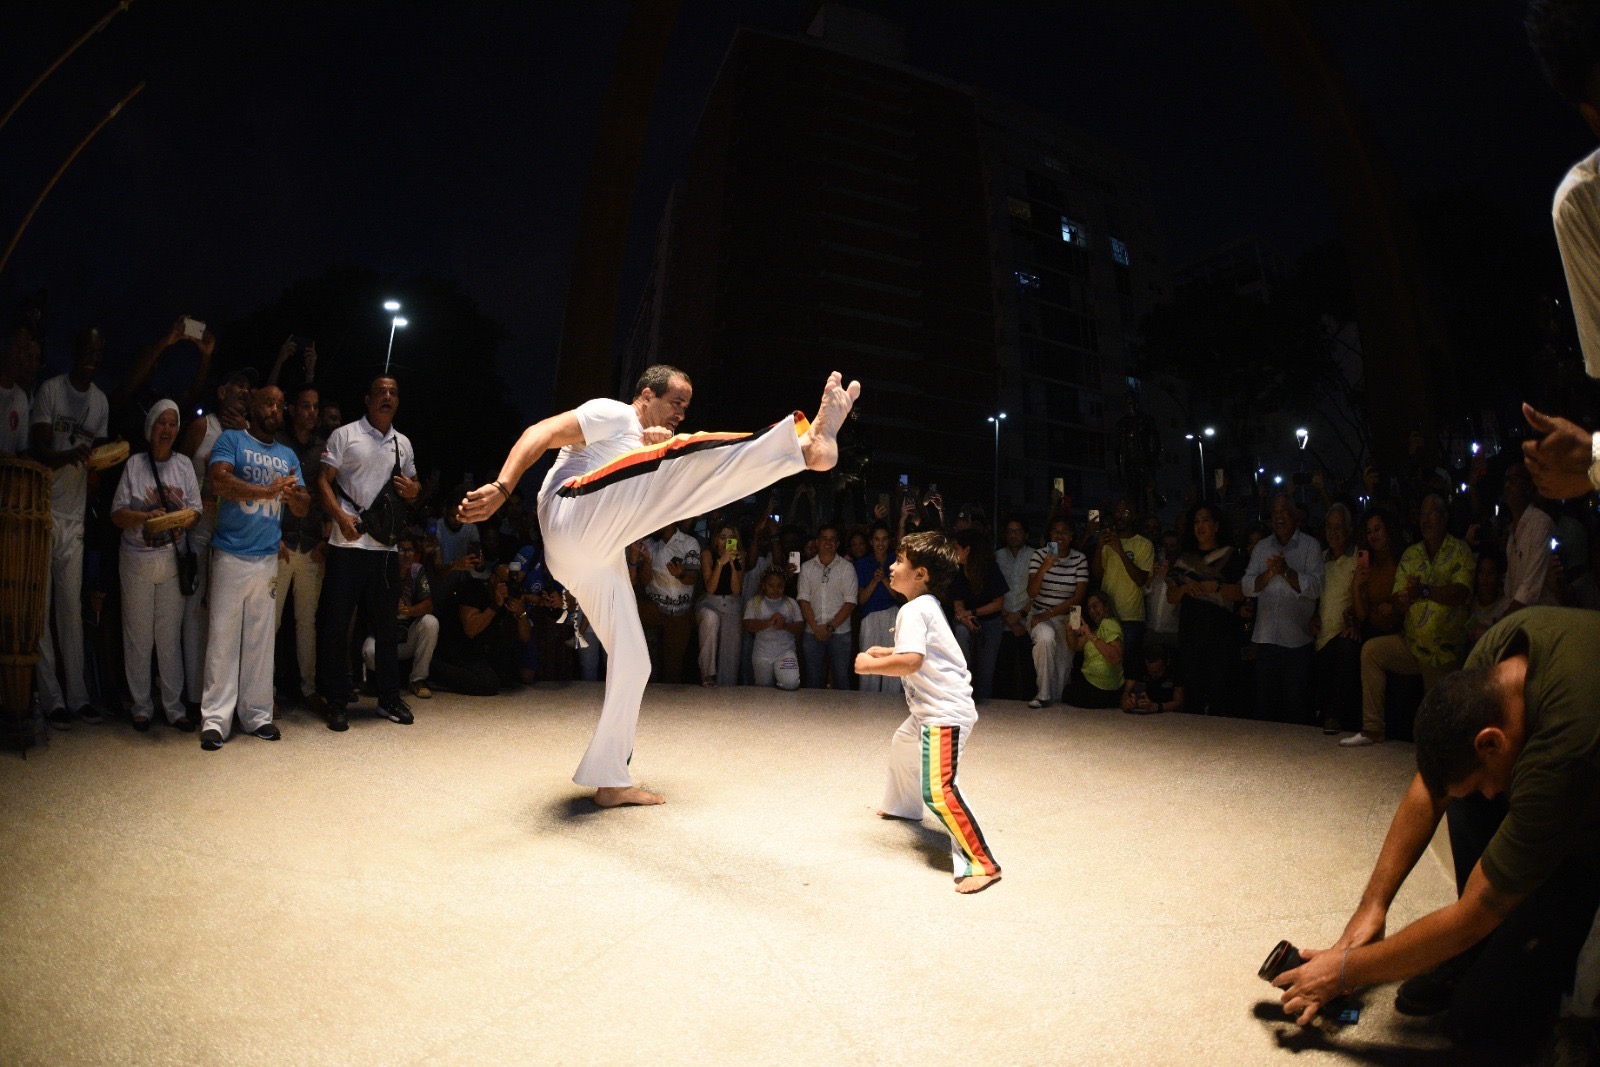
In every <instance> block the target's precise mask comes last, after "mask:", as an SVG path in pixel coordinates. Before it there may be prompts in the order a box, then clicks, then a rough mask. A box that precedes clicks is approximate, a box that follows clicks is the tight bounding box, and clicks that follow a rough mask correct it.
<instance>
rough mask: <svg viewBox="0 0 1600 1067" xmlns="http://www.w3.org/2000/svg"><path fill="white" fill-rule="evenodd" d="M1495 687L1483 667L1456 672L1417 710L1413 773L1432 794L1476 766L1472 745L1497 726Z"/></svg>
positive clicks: (1441, 793)
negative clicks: (1415, 766) (1484, 731)
mask: <svg viewBox="0 0 1600 1067" xmlns="http://www.w3.org/2000/svg"><path fill="white" fill-rule="evenodd" d="M1502 717H1503V711H1502V708H1501V697H1500V687H1499V686H1498V685H1497V684H1496V683H1495V680H1494V675H1493V671H1492V670H1491V669H1490V668H1488V667H1474V668H1472V669H1470V670H1462V671H1455V672H1453V673H1451V674H1447V675H1445V676H1444V677H1443V678H1441V679H1439V684H1437V685H1435V686H1434V687H1433V689H1432V690H1431V691H1430V692H1429V693H1428V695H1427V696H1425V697H1423V699H1422V706H1421V707H1420V708H1418V709H1417V718H1416V722H1415V724H1414V725H1413V727H1412V735H1413V736H1414V737H1415V739H1416V744H1417V773H1419V774H1421V775H1422V784H1423V785H1425V786H1427V787H1428V792H1429V793H1431V794H1433V795H1434V796H1435V797H1442V796H1444V795H1445V791H1446V790H1447V789H1449V787H1450V786H1452V785H1455V784H1456V783H1458V782H1461V781H1462V780H1463V779H1465V778H1466V777H1467V776H1468V775H1470V774H1471V773H1472V772H1473V771H1475V770H1476V769H1477V767H1478V752H1477V749H1476V748H1475V747H1474V742H1475V741H1476V740H1477V737H1478V734H1479V733H1480V732H1481V731H1482V730H1484V729H1486V728H1488V727H1490V726H1498V725H1500V723H1501V721H1502Z"/></svg>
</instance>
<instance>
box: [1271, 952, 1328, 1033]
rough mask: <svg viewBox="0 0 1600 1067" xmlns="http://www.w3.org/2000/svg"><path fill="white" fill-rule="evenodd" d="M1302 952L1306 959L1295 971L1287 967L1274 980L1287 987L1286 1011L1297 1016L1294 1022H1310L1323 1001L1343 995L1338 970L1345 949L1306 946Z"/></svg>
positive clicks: (1320, 1008) (1283, 998) (1282, 986)
mask: <svg viewBox="0 0 1600 1067" xmlns="http://www.w3.org/2000/svg"><path fill="white" fill-rule="evenodd" d="M1300 955H1301V956H1303V957H1305V961H1306V962H1305V963H1304V964H1302V965H1300V966H1299V967H1296V968H1295V969H1294V970H1292V971H1284V972H1283V973H1282V974H1280V975H1278V977H1276V978H1274V979H1273V980H1272V984H1273V985H1275V986H1277V987H1278V988H1279V989H1281V990H1283V991H1284V992H1283V997H1282V1003H1283V1012H1284V1014H1285V1015H1292V1016H1295V1017H1296V1018H1295V1022H1297V1023H1299V1024H1300V1025H1301V1026H1307V1025H1309V1024H1310V1022H1311V1020H1312V1019H1314V1018H1316V1016H1317V1012H1319V1011H1321V1010H1322V1006H1323V1005H1324V1004H1326V1003H1328V1001H1330V1000H1332V999H1333V998H1335V997H1337V996H1341V995H1343V993H1344V989H1342V988H1341V987H1340V985H1339V982H1340V975H1339V972H1340V969H1341V967H1340V965H1341V964H1342V963H1343V962H1344V956H1345V950H1344V949H1342V948H1339V949H1333V948H1325V949H1309V948H1307V949H1301V950H1300Z"/></svg>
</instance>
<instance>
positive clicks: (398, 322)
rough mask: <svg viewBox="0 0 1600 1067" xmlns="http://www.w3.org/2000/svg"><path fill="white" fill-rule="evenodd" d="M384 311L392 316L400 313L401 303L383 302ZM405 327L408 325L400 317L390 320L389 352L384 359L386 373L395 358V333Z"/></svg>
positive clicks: (393, 301) (396, 301)
mask: <svg viewBox="0 0 1600 1067" xmlns="http://www.w3.org/2000/svg"><path fill="white" fill-rule="evenodd" d="M383 310H385V311H387V312H390V313H391V314H392V313H393V312H396V311H399V310H400V301H398V300H385V301H384V302H383ZM404 325H406V320H405V319H403V318H401V317H400V316H399V315H395V316H394V317H393V318H392V319H390V320H389V351H388V352H387V353H386V354H385V355H384V357H383V369H384V371H385V372H387V371H388V370H389V360H391V359H392V358H393V357H394V332H395V331H396V330H398V329H399V328H400V327H402V326H404Z"/></svg>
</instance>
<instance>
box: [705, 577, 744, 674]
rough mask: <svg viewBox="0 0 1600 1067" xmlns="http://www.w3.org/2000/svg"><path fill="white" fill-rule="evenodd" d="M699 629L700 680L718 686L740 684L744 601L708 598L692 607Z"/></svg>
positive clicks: (731, 598)
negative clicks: (706, 680)
mask: <svg viewBox="0 0 1600 1067" xmlns="http://www.w3.org/2000/svg"><path fill="white" fill-rule="evenodd" d="M695 613H696V614H695V620H696V622H698V623H699V626H700V676H701V677H702V678H710V677H713V676H714V677H715V678H716V679H717V684H718V685H738V684H739V659H740V657H741V656H742V655H743V654H744V601H743V600H741V599H739V597H737V596H735V595H733V594H732V593H729V594H726V595H724V596H713V595H707V596H704V597H701V598H700V603H699V604H697V605H696V606H695Z"/></svg>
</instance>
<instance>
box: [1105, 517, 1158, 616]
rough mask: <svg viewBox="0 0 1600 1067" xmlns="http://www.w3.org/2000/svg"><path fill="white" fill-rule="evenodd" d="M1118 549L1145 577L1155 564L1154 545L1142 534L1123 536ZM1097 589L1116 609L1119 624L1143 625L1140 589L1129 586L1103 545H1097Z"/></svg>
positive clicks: (1124, 570) (1114, 556)
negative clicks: (1139, 623)
mask: <svg viewBox="0 0 1600 1067" xmlns="http://www.w3.org/2000/svg"><path fill="white" fill-rule="evenodd" d="M1122 550H1123V551H1124V552H1126V553H1128V554H1130V555H1132V556H1133V565H1134V566H1135V567H1138V568H1139V569H1140V570H1142V571H1144V572H1145V573H1146V574H1149V573H1150V570H1151V568H1152V567H1154V566H1155V565H1156V546H1155V545H1152V544H1151V543H1150V539H1149V538H1148V537H1145V536H1144V535H1143V534H1134V535H1133V536H1132V537H1124V538H1123V539H1122ZM1100 588H1101V589H1103V590H1104V591H1105V594H1106V595H1107V596H1109V597H1110V598H1111V603H1112V604H1113V605H1115V606H1116V609H1117V618H1119V619H1121V620H1122V621H1123V622H1144V586H1142V585H1134V584H1133V579H1132V578H1130V577H1128V568H1126V567H1124V566H1123V565H1122V560H1121V559H1119V558H1117V553H1116V550H1115V549H1113V548H1112V547H1111V546H1110V545H1106V544H1102V545H1101V546H1100Z"/></svg>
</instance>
